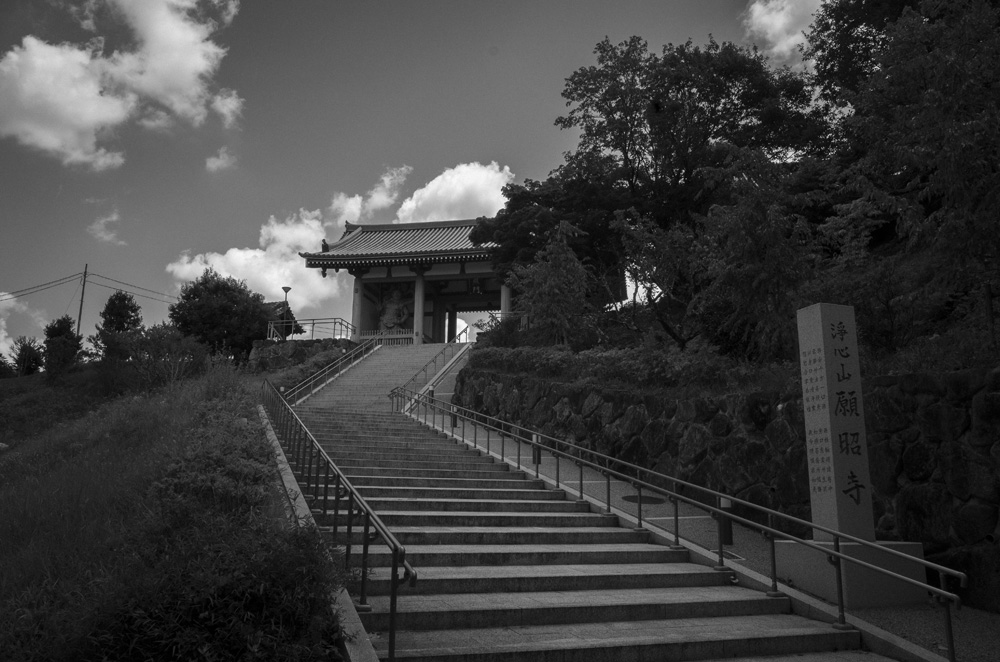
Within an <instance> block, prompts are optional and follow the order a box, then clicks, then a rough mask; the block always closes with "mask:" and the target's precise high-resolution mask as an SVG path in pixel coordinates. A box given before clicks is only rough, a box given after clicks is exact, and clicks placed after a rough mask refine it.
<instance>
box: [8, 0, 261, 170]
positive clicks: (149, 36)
mask: <svg viewBox="0 0 1000 662" xmlns="http://www.w3.org/2000/svg"><path fill="white" fill-rule="evenodd" d="M103 7H106V8H109V9H110V10H111V11H110V12H100V11H98V9H99V8H103ZM238 10H239V3H238V2H237V0H86V1H85V2H83V3H82V4H81V5H79V6H78V7H76V8H75V9H71V10H70V11H71V13H72V15H73V16H74V18H75V19H76V20H77V21H78V22H79V24H80V25H81V27H83V28H84V29H86V30H89V31H93V32H95V33H96V32H97V30H98V27H99V26H98V25H97V23H96V22H97V21H98V19H101V20H103V19H113V20H117V21H121V22H123V23H124V25H125V26H126V27H127V28H128V29H129V30H130V32H131V33H132V36H133V37H134V42H135V46H134V48H133V49H132V50H125V51H115V52H114V53H113V54H111V55H107V56H106V55H104V54H103V50H104V41H103V38H102V37H101V36H100V35H97V36H95V37H94V38H93V39H92V40H91V41H90V43H89V44H87V45H86V46H82V45H78V44H70V43H63V44H57V45H53V44H48V43H46V42H44V41H42V40H40V39H38V38H37V37H34V36H30V35H29V36H26V37H24V39H23V40H22V43H21V45H18V46H14V47H13V48H12V49H11V50H10V51H8V52H7V53H5V54H3V56H2V58H0V136H8V137H13V138H15V139H17V140H18V141H19V142H21V143H22V144H24V145H27V146H29V147H33V148H36V149H39V150H41V151H43V152H45V153H48V154H51V155H53V156H55V157H57V158H59V159H61V160H62V162H63V163H64V164H66V165H73V164H82V165H86V166H89V167H91V168H93V169H94V170H105V169H108V168H115V167H118V166H121V165H122V164H123V163H124V160H125V157H124V154H122V153H121V152H118V151H112V150H109V149H108V148H106V147H104V146H100V145H99V143H102V142H103V141H105V140H107V138H108V136H109V134H110V133H111V132H112V131H113V130H114V129H115V128H116V127H118V126H120V125H122V124H124V123H126V122H127V121H129V120H131V119H134V118H137V120H138V123H139V125H140V126H143V127H145V128H149V129H156V130H162V129H164V128H169V127H170V126H171V125H172V124H173V122H174V121H175V120H181V121H184V122H187V123H189V124H191V125H193V126H199V125H201V124H202V123H203V122H204V121H205V117H206V116H207V114H208V111H209V109H210V108H211V109H212V110H214V111H215V112H217V113H218V114H219V115H220V117H221V118H222V120H223V124H224V125H225V126H226V127H227V128H228V127H231V126H233V125H234V124H235V122H236V121H237V120H238V118H239V116H240V113H241V112H242V108H243V100H242V99H241V98H240V97H239V95H238V94H237V93H236V92H235V91H233V90H228V89H223V90H221V91H219V92H213V91H212V89H211V88H212V81H213V77H214V76H215V73H216V72H217V71H218V68H219V64H220V62H221V61H222V58H223V57H224V56H225V54H226V50H225V49H224V48H223V47H221V46H219V45H218V44H216V43H215V42H213V41H212V39H211V37H212V34H213V33H214V32H215V30H216V29H217V27H218V26H219V23H220V22H221V23H222V24H223V25H228V23H229V22H231V21H232V19H233V17H234V16H235V15H236V12H237V11H238ZM210 15H213V16H215V19H216V20H212V18H210Z"/></svg>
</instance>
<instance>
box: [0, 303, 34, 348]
mask: <svg viewBox="0 0 1000 662" xmlns="http://www.w3.org/2000/svg"><path fill="white" fill-rule="evenodd" d="M8 296H10V295H9V294H8V293H7V292H3V291H0V299H5V298H6V297H8ZM13 313H17V314H20V315H26V316H28V317H29V318H30V319H31V320H32V322H33V323H34V324H35V326H37V327H38V328H39V329H41V328H42V326H43V325H44V324H45V315H44V314H43V313H42V311H40V310H34V309H32V308H29V307H28V305H27V304H25V303H23V302H22V301H20V300H19V299H7V300H6V301H0V354H3V355H4V356H5V357H8V358H9V357H10V349H11V347H12V346H13V344H14V338H12V337H11V336H10V334H9V332H8V331H7V320H8V319H9V318H10V316H11V314H13Z"/></svg>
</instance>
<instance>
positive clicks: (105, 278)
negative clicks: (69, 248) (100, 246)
mask: <svg viewBox="0 0 1000 662" xmlns="http://www.w3.org/2000/svg"><path fill="white" fill-rule="evenodd" d="M90 275H91V276H96V277H97V278H103V279H104V280H110V281H111V282H112V283H118V284H119V285H127V286H129V287H132V288H135V289H137V290H142V291H143V292H149V293H151V294H156V295H157V296H161V297H164V298H167V299H177V297H175V296H174V295H172V294H164V293H163V292H157V291H156V290H151V289H149V288H146V287H139V286H138V285H133V284H132V283H126V282H125V281H121V280H115V279H114V278H108V277H107V276H102V275H101V274H98V273H94V272H93V271H91V272H90Z"/></svg>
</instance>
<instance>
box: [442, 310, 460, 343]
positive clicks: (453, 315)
mask: <svg viewBox="0 0 1000 662" xmlns="http://www.w3.org/2000/svg"><path fill="white" fill-rule="evenodd" d="M456 333H458V311H457V310H455V306H449V307H448V333H446V334H445V336H446V337H445V339H444V340H445V342H448V341H449V340H451V339H452V338H454V337H455V334H456Z"/></svg>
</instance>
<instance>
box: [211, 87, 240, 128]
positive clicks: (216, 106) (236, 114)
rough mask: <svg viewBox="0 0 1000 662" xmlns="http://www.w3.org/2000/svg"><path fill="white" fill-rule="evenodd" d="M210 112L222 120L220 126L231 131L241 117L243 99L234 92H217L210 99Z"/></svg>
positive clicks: (223, 90)
mask: <svg viewBox="0 0 1000 662" xmlns="http://www.w3.org/2000/svg"><path fill="white" fill-rule="evenodd" d="M212 110H214V111H215V112H217V113H218V114H219V117H221V118H222V126H224V127H226V128H227V129H232V128H233V127H235V126H236V123H237V122H238V121H239V119H240V117H241V116H242V115H243V99H241V98H240V95H238V94H236V90H230V89H228V88H226V89H222V90H219V93H218V94H216V95H215V96H214V97H213V98H212Z"/></svg>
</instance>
